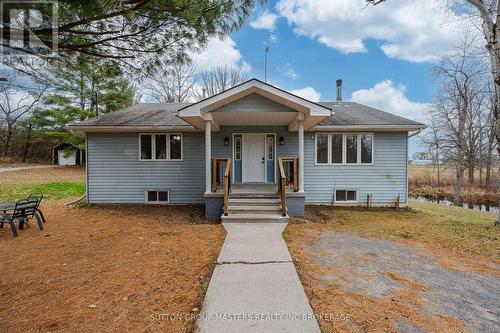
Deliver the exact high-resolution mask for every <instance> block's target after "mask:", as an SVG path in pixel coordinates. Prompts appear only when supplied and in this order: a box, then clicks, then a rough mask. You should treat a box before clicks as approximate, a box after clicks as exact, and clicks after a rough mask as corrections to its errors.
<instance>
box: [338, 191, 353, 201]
mask: <svg viewBox="0 0 500 333" xmlns="http://www.w3.org/2000/svg"><path fill="white" fill-rule="evenodd" d="M356 200H357V199H356V191H353V190H336V191H335V202H349V201H356Z"/></svg>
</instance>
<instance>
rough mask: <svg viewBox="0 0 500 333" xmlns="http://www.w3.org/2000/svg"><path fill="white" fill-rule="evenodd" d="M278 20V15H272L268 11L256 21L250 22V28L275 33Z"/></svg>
mask: <svg viewBox="0 0 500 333" xmlns="http://www.w3.org/2000/svg"><path fill="white" fill-rule="evenodd" d="M277 19H278V15H276V14H274V13H271V12H269V11H268V10H267V9H266V10H265V11H263V12H262V13H261V14H260V15H259V16H258V17H257V18H256V19H255V20H253V21H251V22H250V26H251V27H252V28H254V29H264V30H269V31H273V30H274V28H275V27H276V20H277Z"/></svg>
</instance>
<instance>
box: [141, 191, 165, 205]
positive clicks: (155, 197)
mask: <svg viewBox="0 0 500 333" xmlns="http://www.w3.org/2000/svg"><path fill="white" fill-rule="evenodd" d="M169 202H170V193H169V191H168V190H147V191H146V203H158V204H161V203H169Z"/></svg>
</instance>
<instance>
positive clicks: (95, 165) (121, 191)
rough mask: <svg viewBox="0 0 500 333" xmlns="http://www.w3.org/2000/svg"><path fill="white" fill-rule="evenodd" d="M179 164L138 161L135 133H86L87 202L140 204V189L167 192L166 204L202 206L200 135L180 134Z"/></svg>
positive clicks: (201, 149) (203, 157)
mask: <svg viewBox="0 0 500 333" xmlns="http://www.w3.org/2000/svg"><path fill="white" fill-rule="evenodd" d="M183 140H184V141H183V154H184V155H183V160H182V161H140V160H139V134H138V133H88V136H87V144H88V151H87V154H88V155H87V158H88V160H87V161H88V165H87V170H88V197H87V198H88V200H89V202H90V203H144V190H146V189H155V188H165V189H169V190H170V203H173V204H182V203H203V202H204V198H203V193H204V192H205V143H204V142H205V139H204V133H184V134H183Z"/></svg>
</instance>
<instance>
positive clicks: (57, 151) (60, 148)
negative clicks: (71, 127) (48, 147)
mask: <svg viewBox="0 0 500 333" xmlns="http://www.w3.org/2000/svg"><path fill="white" fill-rule="evenodd" d="M52 163H53V164H56V165H84V164H85V149H80V148H78V147H77V146H74V145H72V144H70V143H60V144H58V145H55V146H54V147H52Z"/></svg>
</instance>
